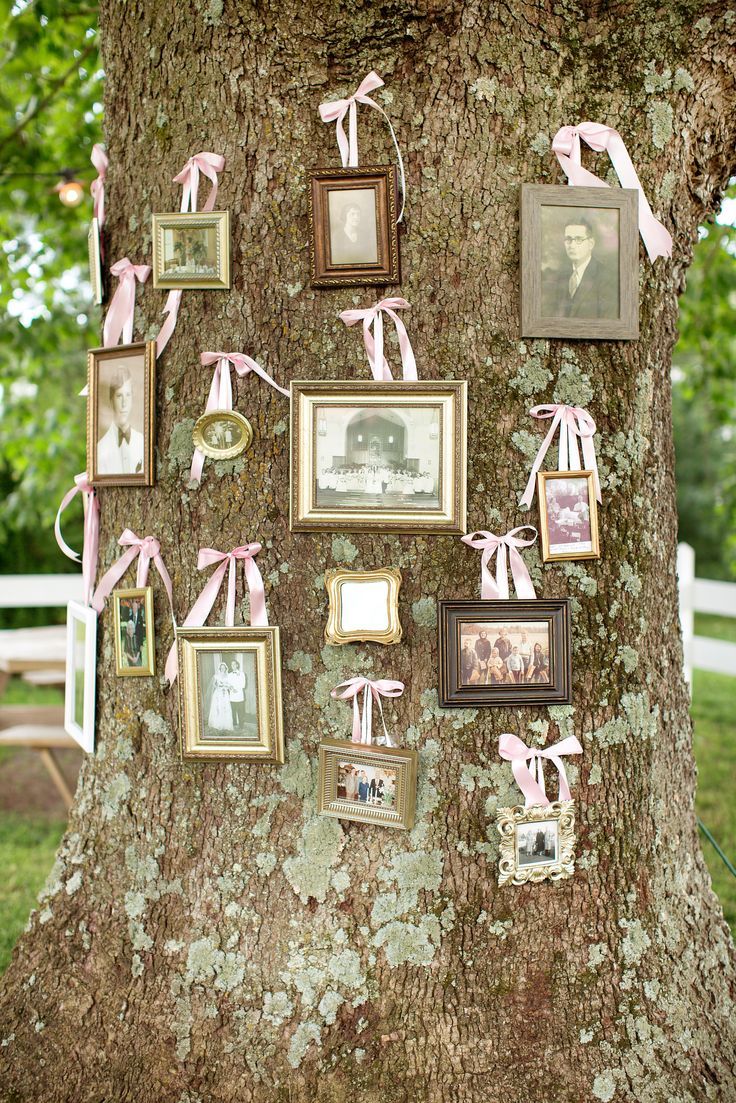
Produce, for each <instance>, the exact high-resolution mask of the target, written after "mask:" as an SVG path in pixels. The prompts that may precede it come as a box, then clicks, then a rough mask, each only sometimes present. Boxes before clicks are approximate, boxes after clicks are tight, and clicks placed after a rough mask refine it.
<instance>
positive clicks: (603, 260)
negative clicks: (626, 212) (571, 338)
mask: <svg viewBox="0 0 736 1103" xmlns="http://www.w3.org/2000/svg"><path fill="white" fill-rule="evenodd" d="M605 213H606V215H609V216H610V214H611V213H614V214H615V213H616V212H609V211H606V212H605ZM611 229H612V228H609V227H606V231H607V232H606V233H605V234H604V238H605V246H604V248H603V249H602V248H601V245H600V241H599V238H600V237H601V235H600V232H599V228H598V227H597V226H596V212H595V211H594V210H586V209H585V208H581V209H580V210H577V209H575V208H571V209H569V210H568V211H567V218H566V221H565V224H564V230H563V232H562V234H560V233H559V230H558V231H557V245H556V248H555V251H556V253H557V258H556V259H557V260H558V266H557V267H556V268H551V269H548V271H547V272H546V273H544V272H543V293H544V297H545V299H546V302H547V304H548V309H549V313H550V314H551V315H553V316H556V317H562V318H618V316H619V281H618V264H617V263H616V259H617V258H616V256H615V254H614V255H613V256H612V255H611V253H612V251H613V250H612V249H611V246H612V245H613V246H617V244H618V242H617V240H615V239H617V236H618V235H617V234H616V235H615V238H614V240H611V239H612V238H613V237H614V235H613V234H612V233H611ZM549 244H550V245H551V244H553V243H551V242H550V243H549ZM563 250H564V253H563ZM545 277H546V278H545ZM545 285H546V286H545Z"/></svg>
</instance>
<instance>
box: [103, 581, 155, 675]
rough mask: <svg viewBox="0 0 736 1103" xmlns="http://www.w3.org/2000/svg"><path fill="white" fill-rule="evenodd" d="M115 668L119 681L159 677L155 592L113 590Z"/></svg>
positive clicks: (148, 587)
mask: <svg viewBox="0 0 736 1103" xmlns="http://www.w3.org/2000/svg"><path fill="white" fill-rule="evenodd" d="M112 601H113V610H114V615H115V668H116V673H117V675H118V677H119V678H125V677H128V678H129V677H139V678H140V677H146V676H148V677H150V676H151V675H153V674H155V673H156V648H155V645H154V629H153V590H152V589H151V587H150V586H143V587H140V588H136V589H133V590H113V592H112Z"/></svg>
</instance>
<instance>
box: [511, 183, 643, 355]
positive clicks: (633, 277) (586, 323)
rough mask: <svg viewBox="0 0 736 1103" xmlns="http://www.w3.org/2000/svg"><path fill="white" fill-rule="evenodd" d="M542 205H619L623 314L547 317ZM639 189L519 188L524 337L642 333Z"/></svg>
mask: <svg viewBox="0 0 736 1103" xmlns="http://www.w3.org/2000/svg"><path fill="white" fill-rule="evenodd" d="M542 207H592V208H598V209H600V208H601V207H604V208H608V209H617V210H618V211H619V212H620V224H619V254H618V264H619V317H618V319H615V318H612V319H610V320H608V319H604V318H563V317H546V316H543V315H542V313H541V310H542V266H541V219H540V211H541V208H542ZM638 211H639V193H638V192H637V191H636V190H635V189H633V188H581V187H574V188H571V187H566V186H565V185H559V184H522V186H521V335H522V337H572V338H582V339H583V340H596V339H597V340H614V341H623V340H628V341H630V340H635V339H636V338H637V337H638V336H639V226H638Z"/></svg>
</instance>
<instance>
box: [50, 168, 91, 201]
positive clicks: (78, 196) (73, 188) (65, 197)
mask: <svg viewBox="0 0 736 1103" xmlns="http://www.w3.org/2000/svg"><path fill="white" fill-rule="evenodd" d="M61 175H62V181H61V183H60V184H57V185H56V187H55V188H54V191H55V192H58V195H59V199H60V200H61V202H62V203H63V204H64V206H65V207H78V206H79V204H80V203H81V202H82V200H83V199H84V186H83V184H81V183H80V182H79V180H75V179H74V173H73V172H71V171H70V170H69V169H64V170H62V173H61Z"/></svg>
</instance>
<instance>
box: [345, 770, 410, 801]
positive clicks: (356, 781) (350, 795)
mask: <svg viewBox="0 0 736 1103" xmlns="http://www.w3.org/2000/svg"><path fill="white" fill-rule="evenodd" d="M337 795H338V797H340V798H341V799H343V800H347V801H352V802H353V803H358V804H364V805H366V806H371V807H375V808H393V807H394V805H395V804H396V770H391V769H383V768H381V767H378V766H362V767H361V766H356V765H355V764H354V763H353V762H338V765H337Z"/></svg>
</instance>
